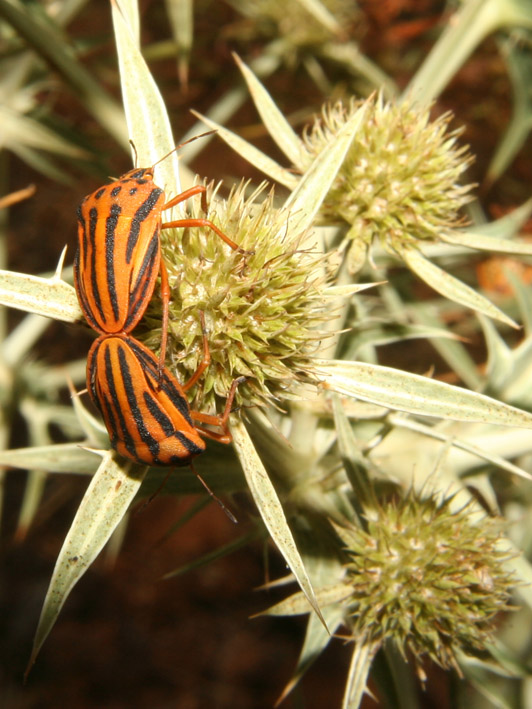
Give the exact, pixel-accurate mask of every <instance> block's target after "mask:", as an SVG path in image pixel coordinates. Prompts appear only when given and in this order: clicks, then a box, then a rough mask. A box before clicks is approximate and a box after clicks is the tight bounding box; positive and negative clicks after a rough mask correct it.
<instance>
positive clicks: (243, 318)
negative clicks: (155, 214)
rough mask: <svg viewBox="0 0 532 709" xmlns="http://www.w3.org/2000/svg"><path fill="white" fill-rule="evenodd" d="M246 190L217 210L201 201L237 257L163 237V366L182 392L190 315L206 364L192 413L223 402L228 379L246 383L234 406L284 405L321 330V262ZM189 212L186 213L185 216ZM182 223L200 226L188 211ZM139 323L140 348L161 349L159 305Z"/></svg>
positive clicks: (284, 220)
mask: <svg viewBox="0 0 532 709" xmlns="http://www.w3.org/2000/svg"><path fill="white" fill-rule="evenodd" d="M245 188H246V185H241V186H240V187H238V188H237V189H234V190H233V191H232V193H231V194H230V196H229V198H228V199H227V200H216V202H215V201H214V200H213V196H211V197H210V198H209V201H210V204H211V208H212V207H213V205H214V204H215V205H216V206H215V208H214V213H212V212H211V213H210V214H209V215H208V216H209V218H210V219H211V220H213V221H214V223H215V224H216V226H217V227H218V228H219V229H221V231H222V232H224V233H225V234H226V235H227V236H228V237H229V238H230V239H232V240H233V241H235V242H236V243H237V244H238V245H239V246H240V248H241V249H242V250H244V253H242V252H241V251H232V250H231V249H230V248H229V247H228V246H227V245H226V244H225V243H224V242H223V241H222V240H221V239H220V238H219V237H218V236H217V235H216V234H214V233H213V232H212V231H211V230H209V229H208V228H205V227H202V228H196V227H194V228H189V229H187V230H186V231H185V233H183V232H182V231H180V232H176V233H172V232H170V233H168V232H164V233H163V239H164V242H163V249H162V253H163V258H164V261H165V264H166V268H167V270H168V275H169V281H170V286H171V302H170V313H169V333H168V348H167V357H166V361H167V366H169V367H170V369H171V370H172V371H173V372H174V373H176V374H177V376H178V378H179V380H180V381H182V382H185V381H186V380H187V379H188V378H189V377H190V376H191V374H192V373H193V372H194V371H195V370H196V368H197V366H198V364H199V362H200V361H201V359H202V354H203V347H202V329H201V322H200V311H201V312H203V313H204V316H205V323H206V329H207V338H208V343H209V350H210V355H211V364H210V366H209V368H208V370H207V371H206V373H205V375H204V376H203V377H202V379H201V387H200V389H199V390H198V392H197V394H198V398H199V399H200V400H201V401H196V402H192V403H193V405H194V406H199V405H201V408H202V410H205V409H208V408H212V407H213V406H214V403H215V402H214V397H215V395H218V396H221V397H225V396H226V395H227V392H228V391H229V389H230V386H231V383H232V381H233V380H234V379H236V378H237V377H240V376H246V377H248V380H247V382H246V383H245V384H242V385H241V386H239V388H238V392H237V400H238V401H239V402H243V401H245V403H246V404H260V403H264V401H265V400H271V399H272V398H287V397H290V388H291V386H292V385H293V384H294V382H295V381H306V380H308V378H309V376H310V375H309V372H310V369H311V362H312V353H313V352H314V351H315V349H316V347H317V346H318V344H319V341H320V340H321V339H322V337H323V336H324V333H323V332H321V331H320V329H319V326H320V323H323V322H324V321H326V320H330V317H331V313H330V306H329V308H327V305H326V303H325V302H324V297H323V292H322V290H323V286H324V285H325V275H324V256H323V254H319V253H317V252H314V251H312V250H310V249H309V247H308V245H307V244H304V243H303V240H304V237H305V235H304V234H293V233H291V232H290V222H291V218H290V214H289V212H286V211H284V210H279V209H276V208H275V207H274V206H273V194H272V193H270V195H269V196H268V197H267V198H266V199H264V201H263V202H262V204H257V202H256V199H257V196H258V195H259V193H260V192H261V191H262V190H263V188H259V190H257V191H256V192H255V193H254V194H253V195H251V197H249V198H246V196H245ZM194 210H195V212H194ZM190 211H191V216H192V217H205V216H206V215H203V214H202V213H201V212H200V210H199V205H196V204H194V205H191V210H190ZM153 301H154V303H153V306H152V307H151V308H150V311H149V313H148V316H147V318H146V324H147V325H148V327H149V331H148V332H147V334H146V335H145V336H144V338H143V339H144V342H145V343H146V344H147V345H148V347H150V348H152V349H154V350H155V351H158V349H159V347H160V342H161V329H160V325H161V307H160V299H159V298H154V299H153Z"/></svg>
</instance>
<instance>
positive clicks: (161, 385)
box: [128, 338, 194, 426]
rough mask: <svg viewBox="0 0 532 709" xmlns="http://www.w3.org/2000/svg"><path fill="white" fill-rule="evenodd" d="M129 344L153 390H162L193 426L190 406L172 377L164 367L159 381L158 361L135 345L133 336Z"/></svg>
mask: <svg viewBox="0 0 532 709" xmlns="http://www.w3.org/2000/svg"><path fill="white" fill-rule="evenodd" d="M128 342H129V345H130V347H131V349H132V350H133V351H134V352H135V354H136V356H137V359H138V360H139V361H140V362H142V364H143V365H144V368H145V373H144V374H145V376H146V381H147V383H148V385H149V386H150V388H151V389H152V390H153V391H163V392H164V393H165V394H166V396H167V397H168V398H169V399H170V401H171V402H172V404H173V406H174V407H175V408H176V409H177V410H178V411H179V413H180V414H181V416H182V417H183V418H184V419H185V420H186V421H187V422H188V423H189V424H190V425H191V426H194V423H193V421H192V418H191V416H190V407H189V405H188V401H187V400H186V398H185V396H184V395H183V393H182V392H181V391H179V389H177V388H176V386H175V384H174V382H173V381H172V379H171V378H170V377H169V376H168V372H167V370H166V369H163V376H162V379H161V381H160V382H159V361H158V360H157V358H156V357H155V355H152V354H151V353H150V354H148V353H147V352H146V351H145V350H144V349H143V348H141V347H138V345H136V343H135V340H133V338H130V339H129V341H128Z"/></svg>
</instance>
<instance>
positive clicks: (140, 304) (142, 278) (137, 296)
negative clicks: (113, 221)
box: [124, 235, 159, 332]
mask: <svg viewBox="0 0 532 709" xmlns="http://www.w3.org/2000/svg"><path fill="white" fill-rule="evenodd" d="M158 248H159V239H158V237H157V235H154V237H153V238H152V240H151V242H150V244H149V246H148V248H147V249H146V252H145V254H144V258H143V260H142V265H141V267H140V269H139V272H138V274H137V279H136V281H135V284H134V285H132V284H131V283H130V284H129V293H130V296H129V310H128V314H127V319H126V322H125V323H124V330H125V331H126V332H128V330H129V329H130V327H131V323H133V322H135V320H136V318H137V316H138V312H139V310H142V309H143V308H145V307H146V296H147V294H148V288H149V286H150V282H151V279H152V273H153V269H154V268H155V259H154V256H155V255H156V254H157V249H158Z"/></svg>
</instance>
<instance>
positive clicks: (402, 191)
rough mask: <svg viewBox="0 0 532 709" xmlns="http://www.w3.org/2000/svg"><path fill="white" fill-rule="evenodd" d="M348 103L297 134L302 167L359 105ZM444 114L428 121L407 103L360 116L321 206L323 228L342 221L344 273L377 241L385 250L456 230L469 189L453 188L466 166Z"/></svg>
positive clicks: (377, 104)
mask: <svg viewBox="0 0 532 709" xmlns="http://www.w3.org/2000/svg"><path fill="white" fill-rule="evenodd" d="M362 105H363V104H362V102H360V101H355V100H353V101H351V102H350V103H349V105H348V106H345V105H343V104H341V103H337V104H335V105H333V106H329V107H326V108H324V110H323V112H322V115H321V116H320V117H319V118H318V119H316V121H315V123H314V125H313V126H312V127H311V129H310V130H309V131H308V132H307V133H306V135H305V136H304V144H305V148H306V153H307V156H306V158H304V162H306V160H308V161H309V162H310V161H311V160H312V159H313V158H314V156H315V155H316V154H317V153H319V152H320V151H321V150H322V149H324V147H325V146H326V145H327V144H328V143H329V142H330V140H331V138H332V136H334V135H336V133H337V132H338V131H339V130H340V128H341V127H342V126H343V125H344V124H345V122H346V121H347V120H348V119H349V117H350V116H352V115H353V114H354V113H355V112H356V111H357V110H359V109H360V107H361V106H362ZM450 120H451V116H450V114H446V115H443V116H440V117H439V118H437V119H436V120H434V121H432V120H431V119H430V115H429V109H425V108H420V107H418V106H413V105H411V104H409V103H408V102H403V103H394V102H386V101H384V99H383V97H382V95H377V96H375V97H374V98H373V99H371V100H370V101H369V102H368V106H367V114H366V119H365V121H364V122H363V124H362V125H361V126H360V129H359V130H358V132H357V134H356V136H355V139H354V140H353V142H352V144H351V147H350V149H349V152H348V154H347V156H346V159H345V161H344V163H343V165H342V167H341V169H340V171H339V173H338V176H337V178H336V181H335V183H334V184H333V186H332V188H331V190H330V191H329V193H328V195H327V198H326V200H325V202H324V204H323V206H322V210H321V215H322V219H323V221H324V222H326V223H331V222H333V223H338V222H347V224H349V225H350V228H349V232H348V239H349V240H350V241H351V247H350V256H349V262H350V268H351V270H352V271H353V272H355V271H356V270H358V268H359V267H360V266H361V265H362V264H363V262H364V259H365V254H366V251H367V249H368V247H369V246H370V245H371V243H372V242H373V241H374V240H375V239H378V240H379V241H380V242H381V244H382V245H383V246H384V247H385V248H386V249H388V250H390V251H395V252H400V250H401V247H403V246H408V245H412V244H415V243H416V242H418V241H421V240H427V239H428V240H437V239H439V238H441V236H442V233H445V231H446V230H449V229H452V228H453V227H456V226H457V225H459V224H460V223H461V222H462V220H461V218H460V216H459V210H460V209H461V207H462V206H463V205H464V204H465V203H466V202H468V201H469V200H470V197H469V195H468V193H469V191H470V189H471V187H472V185H467V186H462V185H460V184H459V180H460V177H461V176H462V174H463V173H464V171H465V170H466V168H467V167H468V165H469V164H470V162H471V158H470V156H469V154H468V152H467V147H463V146H462V147H459V146H457V144H456V143H457V137H458V131H454V132H449V131H448V125H449V122H450Z"/></svg>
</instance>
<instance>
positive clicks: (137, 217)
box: [126, 187, 163, 263]
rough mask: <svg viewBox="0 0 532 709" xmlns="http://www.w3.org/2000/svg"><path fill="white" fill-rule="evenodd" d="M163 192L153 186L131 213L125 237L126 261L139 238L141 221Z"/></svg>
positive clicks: (130, 256) (129, 260) (130, 257)
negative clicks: (129, 224) (127, 233)
mask: <svg viewBox="0 0 532 709" xmlns="http://www.w3.org/2000/svg"><path fill="white" fill-rule="evenodd" d="M162 194H163V191H162V189H161V188H160V187H154V188H153V189H152V191H151V192H150V194H149V195H148V197H147V198H146V199H145V200H144V202H143V203H142V204H141V205H140V207H139V208H138V209H137V211H136V212H135V214H134V215H133V218H132V220H131V227H130V229H129V236H128V239H127V247H126V262H127V263H130V262H131V259H132V257H133V252H134V250H135V246H136V245H137V242H138V240H139V234H140V230H141V227H142V222H143V221H144V220H145V219H146V218H147V217H149V215H150V214H151V212H152V211H153V208H154V206H155V205H156V204H157V200H158V199H159V197H160V196H161V195H162Z"/></svg>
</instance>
